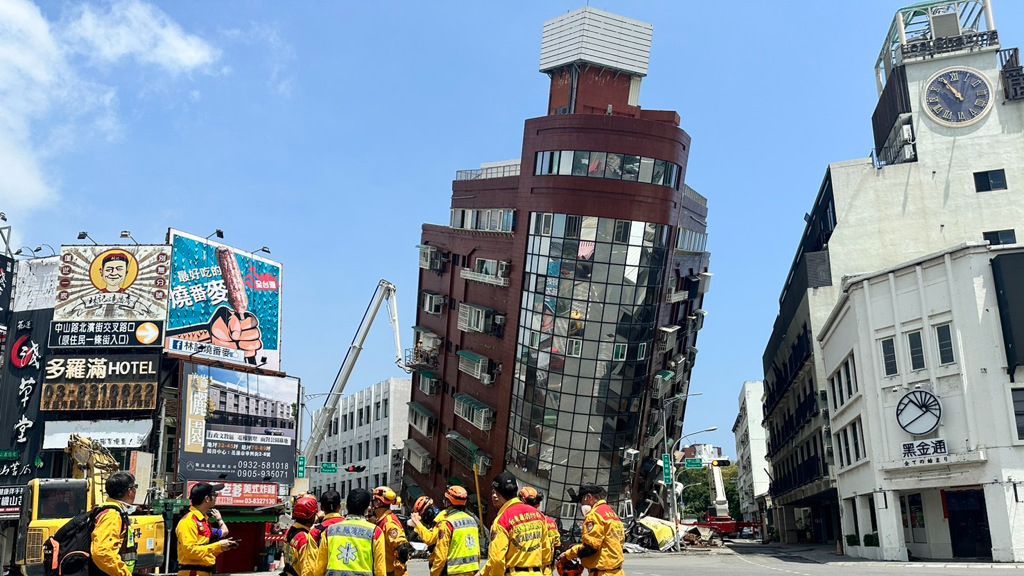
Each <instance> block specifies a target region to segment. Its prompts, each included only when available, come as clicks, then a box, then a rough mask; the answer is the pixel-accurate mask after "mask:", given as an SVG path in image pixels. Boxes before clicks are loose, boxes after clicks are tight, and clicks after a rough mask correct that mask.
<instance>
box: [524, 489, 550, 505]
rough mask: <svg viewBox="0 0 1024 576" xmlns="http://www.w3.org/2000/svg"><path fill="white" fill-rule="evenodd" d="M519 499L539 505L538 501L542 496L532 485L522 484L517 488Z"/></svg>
mask: <svg viewBox="0 0 1024 576" xmlns="http://www.w3.org/2000/svg"><path fill="white" fill-rule="evenodd" d="M519 499H520V500H522V501H523V502H525V503H527V504H529V505H530V506H533V507H537V506H540V502H541V500H543V499H544V496H543V495H542V494H541V493H540V492H537V489H536V488H534V487H533V486H523V487H522V488H521V489H520V490H519Z"/></svg>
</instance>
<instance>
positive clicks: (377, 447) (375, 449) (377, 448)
mask: <svg viewBox="0 0 1024 576" xmlns="http://www.w3.org/2000/svg"><path fill="white" fill-rule="evenodd" d="M373 455H374V456H380V438H374V439H373Z"/></svg>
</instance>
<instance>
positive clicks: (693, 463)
mask: <svg viewBox="0 0 1024 576" xmlns="http://www.w3.org/2000/svg"><path fill="white" fill-rule="evenodd" d="M703 467H704V461H703V460H701V459H700V458H687V459H686V469H687V470H700V469H701V468H703Z"/></svg>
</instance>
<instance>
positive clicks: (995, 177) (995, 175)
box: [974, 170, 1006, 192]
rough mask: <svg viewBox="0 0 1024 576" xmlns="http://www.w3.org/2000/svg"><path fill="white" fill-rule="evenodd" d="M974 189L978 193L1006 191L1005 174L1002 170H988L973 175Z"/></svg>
mask: <svg viewBox="0 0 1024 576" xmlns="http://www.w3.org/2000/svg"><path fill="white" fill-rule="evenodd" d="M974 189H975V190H976V191H978V192H991V191H992V190H1006V172H1005V171H1004V170H988V171H985V172H975V173H974Z"/></svg>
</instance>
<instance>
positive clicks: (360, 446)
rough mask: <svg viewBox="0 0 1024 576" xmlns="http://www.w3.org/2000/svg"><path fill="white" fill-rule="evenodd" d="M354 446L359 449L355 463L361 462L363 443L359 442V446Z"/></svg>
mask: <svg viewBox="0 0 1024 576" xmlns="http://www.w3.org/2000/svg"><path fill="white" fill-rule="evenodd" d="M356 446H357V447H358V448H359V457H358V458H356V460H357V461H359V460H362V459H363V443H362V442H360V443H359V444H357V445H356Z"/></svg>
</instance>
